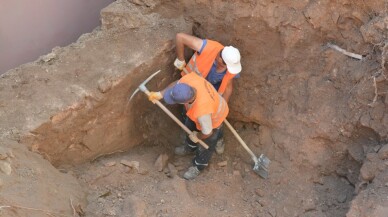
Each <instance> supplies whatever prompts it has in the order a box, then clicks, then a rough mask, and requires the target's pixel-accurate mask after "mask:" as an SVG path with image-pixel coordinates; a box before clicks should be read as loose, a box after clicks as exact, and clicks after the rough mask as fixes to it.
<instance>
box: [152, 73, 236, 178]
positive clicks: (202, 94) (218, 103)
mask: <svg viewBox="0 0 388 217" xmlns="http://www.w3.org/2000/svg"><path fill="white" fill-rule="evenodd" d="M162 98H163V99H164V101H165V102H166V103H167V104H184V106H185V107H186V111H187V112H186V115H187V117H188V118H187V119H186V120H185V125H186V127H187V128H189V129H190V130H191V131H193V132H194V133H192V134H190V135H188V136H187V137H186V143H185V144H184V145H182V146H179V147H177V148H175V153H176V154H179V155H186V154H190V153H194V152H195V154H196V155H195V157H194V159H193V165H192V166H191V167H190V168H189V169H188V170H187V171H186V172H185V173H184V175H183V177H184V178H185V179H188V180H190V179H194V178H195V177H197V176H198V175H199V173H200V171H201V170H203V169H204V168H205V167H206V166H207V165H208V163H209V160H210V158H211V157H212V155H213V153H214V151H215V147H216V144H217V140H218V138H219V137H220V135H219V134H220V127H221V126H222V123H223V121H224V120H225V118H226V116H227V115H228V113H229V108H228V104H227V103H226V101H225V99H224V98H223V97H222V96H221V95H220V94H218V92H217V91H216V89H215V88H214V87H213V85H211V84H210V83H209V82H207V81H206V80H205V79H204V78H203V77H201V76H199V75H197V74H196V73H195V72H191V73H189V74H187V75H184V76H183V77H182V78H181V79H180V80H178V81H176V82H173V83H172V84H171V85H169V87H167V88H166V89H164V90H163V91H160V92H151V93H150V95H149V100H150V101H154V100H160V99H162ZM199 139H201V140H203V141H204V142H205V143H206V144H207V145H208V146H209V149H205V148H203V147H202V146H200V145H197V143H198V141H199Z"/></svg>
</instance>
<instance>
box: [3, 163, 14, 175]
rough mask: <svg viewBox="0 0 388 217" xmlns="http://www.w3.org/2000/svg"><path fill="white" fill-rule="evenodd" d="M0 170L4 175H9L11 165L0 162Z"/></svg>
mask: <svg viewBox="0 0 388 217" xmlns="http://www.w3.org/2000/svg"><path fill="white" fill-rule="evenodd" d="M0 170H1V171H2V172H3V173H5V174H6V175H11V172H12V168H11V164H10V163H9V162H7V161H0Z"/></svg>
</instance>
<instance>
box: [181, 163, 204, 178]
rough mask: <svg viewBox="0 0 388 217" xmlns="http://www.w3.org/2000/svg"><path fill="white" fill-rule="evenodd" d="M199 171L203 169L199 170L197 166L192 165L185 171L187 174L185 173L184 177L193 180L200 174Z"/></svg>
mask: <svg viewBox="0 0 388 217" xmlns="http://www.w3.org/2000/svg"><path fill="white" fill-rule="evenodd" d="M199 173H201V171H199V170H198V168H197V167H196V166H191V167H190V168H189V169H188V170H187V171H186V172H185V174H183V178H185V179H187V180H191V179H194V178H195V177H197V176H198V175H199Z"/></svg>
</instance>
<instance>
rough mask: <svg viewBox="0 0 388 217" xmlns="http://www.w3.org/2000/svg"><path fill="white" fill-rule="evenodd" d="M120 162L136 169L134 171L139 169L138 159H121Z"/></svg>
mask: <svg viewBox="0 0 388 217" xmlns="http://www.w3.org/2000/svg"><path fill="white" fill-rule="evenodd" d="M120 163H121V164H123V165H125V166H128V167H130V168H132V169H136V171H139V169H140V163H139V162H138V161H128V160H121V161H120Z"/></svg>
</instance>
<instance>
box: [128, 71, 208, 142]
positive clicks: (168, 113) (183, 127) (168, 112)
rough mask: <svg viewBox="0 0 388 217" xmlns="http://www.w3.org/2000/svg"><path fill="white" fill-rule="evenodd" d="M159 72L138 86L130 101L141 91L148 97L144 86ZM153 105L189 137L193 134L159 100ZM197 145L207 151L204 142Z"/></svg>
mask: <svg viewBox="0 0 388 217" xmlns="http://www.w3.org/2000/svg"><path fill="white" fill-rule="evenodd" d="M159 72H160V70H159V71H157V72H155V73H154V74H152V75H151V76H150V77H149V78H147V79H146V80H145V81H144V82H143V83H141V84H140V85H139V88H137V89H136V91H135V93H134V94H132V96H131V98H130V99H132V97H133V96H134V95H135V94H136V92H137V91H139V90H140V91H142V92H143V93H145V94H146V95H147V96H149V95H150V91H149V90H148V89H147V87H146V86H145V85H146V83H147V82H148V81H150V80H151V79H152V78H153V77H154V76H155V75H157V74H158V73H159ZM152 102H153V103H154V104H156V105H158V106H159V107H160V108H161V109H162V110H163V111H164V112H165V113H166V114H167V115H168V116H170V118H172V119H173V120H174V121H175V123H177V124H178V125H179V126H180V127H181V128H182V129H183V130H184V131H185V132H186V133H188V134H189V135H190V134H193V132H192V131H191V130H190V129H189V128H187V127H186V125H184V124H183V123H182V122H181V121H180V120H179V119H178V118H177V117H175V115H174V114H173V113H171V112H170V110H168V109H167V108H166V106H164V105H163V104H162V103H161V102H160V101H159V100H153V101H152ZM198 143H199V144H200V145H202V147H204V148H205V149H209V146H208V145H207V144H206V143H205V142H204V141H202V140H199V141H198Z"/></svg>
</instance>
